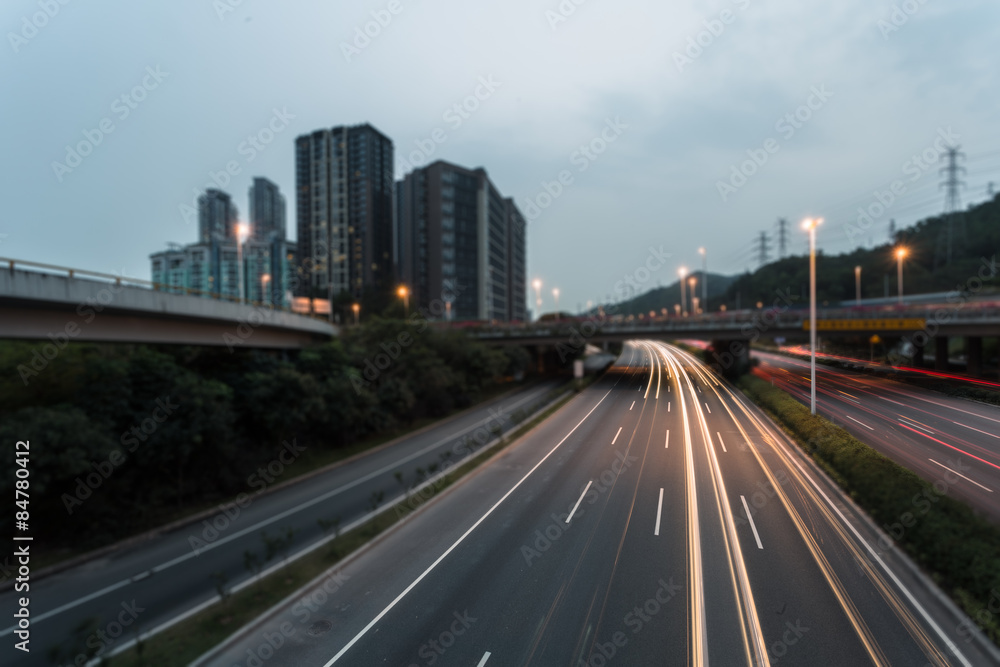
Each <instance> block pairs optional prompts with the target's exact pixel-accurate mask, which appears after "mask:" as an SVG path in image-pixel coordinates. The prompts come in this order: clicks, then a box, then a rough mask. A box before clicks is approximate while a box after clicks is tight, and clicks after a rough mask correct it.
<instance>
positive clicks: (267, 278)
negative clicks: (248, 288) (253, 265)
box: [260, 273, 271, 303]
mask: <svg viewBox="0 0 1000 667" xmlns="http://www.w3.org/2000/svg"><path fill="white" fill-rule="evenodd" d="M270 282H271V274H270V273H265V274H263V275H262V276H261V277H260V300H261V302H263V303H271V299H270V298H268V295H267V285H268V283H270Z"/></svg>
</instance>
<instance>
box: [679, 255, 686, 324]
mask: <svg viewBox="0 0 1000 667" xmlns="http://www.w3.org/2000/svg"><path fill="white" fill-rule="evenodd" d="M687 272H688V270H687V269H686V268H684V267H683V266H682V267H681V268H679V269H677V275H679V276H680V277H681V315H687V312H688V308H687V296H685V293H684V277H685V276H687Z"/></svg>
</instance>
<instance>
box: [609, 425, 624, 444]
mask: <svg viewBox="0 0 1000 667" xmlns="http://www.w3.org/2000/svg"><path fill="white" fill-rule="evenodd" d="M621 434H622V427H621V426H619V427H618V432H617V433H615V439H614V440H612V441H611V444H612V445H613V444H615V443H616V442H618V436H620V435H621Z"/></svg>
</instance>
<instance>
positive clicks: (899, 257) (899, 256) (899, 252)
mask: <svg viewBox="0 0 1000 667" xmlns="http://www.w3.org/2000/svg"><path fill="white" fill-rule="evenodd" d="M904 257H906V248H896V282H897V284H898V285H899V297H898V301H899V304H900V305H902V304H903V258H904Z"/></svg>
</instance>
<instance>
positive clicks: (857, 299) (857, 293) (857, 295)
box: [854, 266, 861, 306]
mask: <svg viewBox="0 0 1000 667" xmlns="http://www.w3.org/2000/svg"><path fill="white" fill-rule="evenodd" d="M854 303H855V305H857V306H860V305H861V267H860V266H855V267H854Z"/></svg>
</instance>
